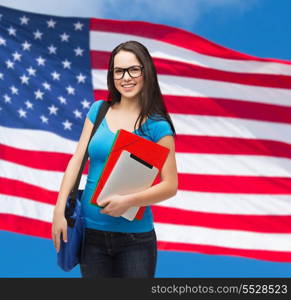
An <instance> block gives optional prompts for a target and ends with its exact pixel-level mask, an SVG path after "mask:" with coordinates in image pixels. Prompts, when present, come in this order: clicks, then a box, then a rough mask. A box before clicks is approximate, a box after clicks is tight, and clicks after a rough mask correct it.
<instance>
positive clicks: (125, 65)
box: [52, 41, 178, 278]
mask: <svg viewBox="0 0 291 300" xmlns="http://www.w3.org/2000/svg"><path fill="white" fill-rule="evenodd" d="M107 85H108V90H109V97H108V100H107V101H110V107H109V109H108V111H107V114H106V116H105V118H104V119H103V121H102V123H101V124H100V126H99V128H98V130H97V131H96V133H95V134H94V136H93V137H92V139H91V141H90V143H89V148H88V152H89V157H90V168H89V173H88V176H87V183H86V186H85V190H84V192H83V195H82V210H83V214H84V217H85V221H86V232H85V243H84V247H83V250H82V260H81V263H80V268H81V274H82V277H90V278H97V277H144V278H146V277H147V278H153V277H154V276H155V269H156V260H157V239H156V233H155V228H154V225H153V215H152V211H151V207H150V205H151V204H155V203H158V202H160V201H163V200H166V199H168V198H170V197H173V196H174V195H175V194H176V193H177V188H178V180H177V167H176V160H175V142H174V137H175V129H174V126H173V123H172V121H171V118H170V116H169V114H168V113H167V111H166V107H165V105H164V102H163V98H162V95H161V91H160V87H159V84H158V80H157V73H156V69H155V66H154V64H153V61H152V58H151V56H150V54H149V52H148V50H147V49H146V47H145V46H143V45H142V44H140V43H139V42H136V41H128V42H125V43H122V44H120V45H118V46H117V47H116V48H115V49H114V50H113V51H112V53H111V57H110V61H109V70H108V73H107ZM103 101H104V100H98V101H95V102H94V103H93V104H92V106H91V108H90V110H89V112H88V114H87V118H86V120H85V123H84V128H83V131H82V134H81V136H80V140H79V143H78V145H77V148H76V151H75V154H74V155H73V157H72V158H71V160H70V162H69V164H68V167H67V169H66V172H65V174H64V177H63V180H62V183H61V188H60V192H59V195H58V200H57V204H56V206H55V209H54V217H53V226H52V237H53V241H54V245H55V248H56V250H57V251H59V248H60V237H61V234H62V236H63V239H64V240H66V239H67V222H66V219H65V217H64V209H65V203H66V199H67V196H68V194H69V191H70V190H71V189H72V187H73V185H74V182H75V180H76V177H77V173H78V170H79V168H80V165H81V162H82V158H83V155H84V153H85V150H86V145H87V143H88V140H89V137H90V133H91V131H92V128H93V125H94V122H95V119H96V116H97V113H98V111H99V108H100V106H101V104H102V102H103ZM138 121H139V124H138V129H136V126H137V122H138ZM118 129H125V130H127V131H129V132H132V133H134V134H137V135H139V136H141V137H143V138H146V139H148V140H151V141H153V142H155V143H158V144H160V145H163V146H165V147H167V148H169V149H170V152H169V155H168V157H167V160H166V162H165V164H164V166H163V168H162V170H161V173H160V175H161V177H160V178H161V181H160V182H159V183H158V184H156V185H154V186H151V187H150V188H148V189H146V190H144V191H141V192H138V193H132V194H128V195H114V196H112V197H109V198H107V199H104V200H103V202H102V203H101V206H102V207H101V208H100V207H97V206H96V205H92V204H90V198H91V196H92V194H93V191H94V188H95V185H96V182H97V181H98V178H99V176H100V175H101V172H102V169H103V167H104V164H105V162H106V158H107V155H108V153H109V151H110V148H111V146H112V143H113V140H114V136H115V133H116V132H117V130H118ZM131 206H146V209H145V213H144V215H143V218H142V220H133V221H129V220H127V219H125V218H123V217H121V215H122V214H123V213H124V212H125V211H126V210H127V209H128V208H129V207H131Z"/></svg>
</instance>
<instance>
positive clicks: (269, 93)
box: [92, 69, 291, 107]
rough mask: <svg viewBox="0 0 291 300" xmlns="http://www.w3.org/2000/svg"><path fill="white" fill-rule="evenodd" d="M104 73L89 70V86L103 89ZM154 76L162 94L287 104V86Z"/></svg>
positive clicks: (104, 86) (104, 82)
mask: <svg viewBox="0 0 291 300" xmlns="http://www.w3.org/2000/svg"><path fill="white" fill-rule="evenodd" d="M106 76H107V71H106V70H96V69H94V70H92V80H93V89H95V90H106V89H107V83H106V82H107V79H106ZM158 80H159V85H160V88H161V92H162V94H163V95H173V96H188V97H214V98H225V99H232V100H239V101H242V100H243V101H248V102H255V103H266V104H274V105H283V106H288V107H290V106H291V103H290V98H291V89H289V90H288V89H282V88H269V87H260V86H252V85H246V84H239V83H231V82H224V81H215V80H207V79H197V78H188V77H181V76H171V75H158Z"/></svg>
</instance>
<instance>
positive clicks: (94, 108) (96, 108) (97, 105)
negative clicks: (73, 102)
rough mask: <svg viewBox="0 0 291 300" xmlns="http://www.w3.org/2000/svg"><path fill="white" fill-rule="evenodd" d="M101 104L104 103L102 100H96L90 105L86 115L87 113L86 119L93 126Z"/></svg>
mask: <svg viewBox="0 0 291 300" xmlns="http://www.w3.org/2000/svg"><path fill="white" fill-rule="evenodd" d="M103 102H104V100H97V101H95V102H94V103H93V104H92V105H91V107H90V109H89V111H88V113H87V117H88V119H89V120H90V121H91V122H92V123H93V124H94V123H95V120H96V116H97V114H98V112H99V109H100V107H101V105H102V103H103Z"/></svg>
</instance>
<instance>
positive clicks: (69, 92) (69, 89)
mask: <svg viewBox="0 0 291 300" xmlns="http://www.w3.org/2000/svg"><path fill="white" fill-rule="evenodd" d="M66 90H67V91H68V94H69V95H75V89H74V88H73V87H71V86H70V85H69V86H67V87H66Z"/></svg>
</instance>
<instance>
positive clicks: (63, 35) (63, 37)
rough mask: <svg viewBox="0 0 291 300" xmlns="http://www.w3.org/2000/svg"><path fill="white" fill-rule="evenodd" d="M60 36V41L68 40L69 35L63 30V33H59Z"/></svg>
mask: <svg viewBox="0 0 291 300" xmlns="http://www.w3.org/2000/svg"><path fill="white" fill-rule="evenodd" d="M60 37H61V39H62V42H68V41H69V37H70V36H69V35H68V34H66V33H65V32H64V33H63V34H60Z"/></svg>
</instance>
